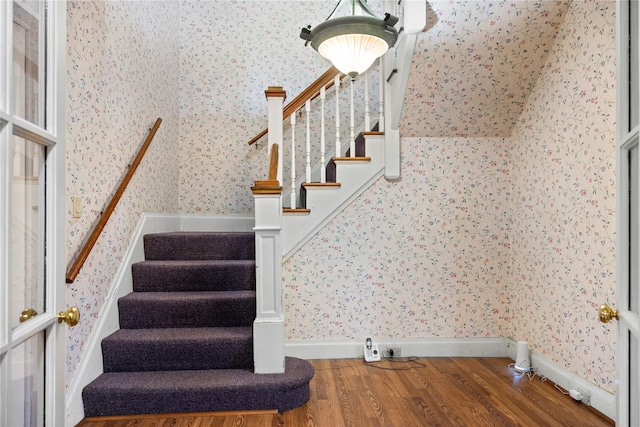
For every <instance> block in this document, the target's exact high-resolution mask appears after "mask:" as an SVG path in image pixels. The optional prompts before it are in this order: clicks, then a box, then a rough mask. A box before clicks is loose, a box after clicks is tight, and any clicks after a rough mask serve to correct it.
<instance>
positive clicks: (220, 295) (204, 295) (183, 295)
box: [120, 289, 256, 301]
mask: <svg viewBox="0 0 640 427" xmlns="http://www.w3.org/2000/svg"><path fill="white" fill-rule="evenodd" d="M255 296H256V291H254V290H248V289H247V290H240V291H174V292H132V293H130V294H127V295H125V296H123V297H122V298H120V300H123V299H124V300H143V301H147V300H167V299H169V300H170V299H180V300H201V299H220V300H223V299H237V298H255Z"/></svg>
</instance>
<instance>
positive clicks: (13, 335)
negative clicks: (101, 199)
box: [0, 0, 66, 427]
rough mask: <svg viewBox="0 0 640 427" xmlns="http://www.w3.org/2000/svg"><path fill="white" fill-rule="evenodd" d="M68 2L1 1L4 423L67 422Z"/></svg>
mask: <svg viewBox="0 0 640 427" xmlns="http://www.w3.org/2000/svg"><path fill="white" fill-rule="evenodd" d="M65 17H66V4H65V2H64V1H44V0H15V1H6V0H3V1H0V59H1V61H0V64H1V66H0V85H1V86H0V89H1V91H0V395H1V396H2V399H0V425H2V426H10V427H14V426H16V427H21V426H29V427H31V426H34V427H35V426H43V425H51V426H59V425H63V424H64V391H65V390H64V354H65V347H64V346H65V339H64V335H65V334H64V332H65V331H64V329H63V326H59V325H58V323H59V322H58V314H57V313H58V310H59V309H60V308H61V305H62V304H64V283H65V281H64V268H65V265H64V264H65V245H64V241H65V239H64V224H65V222H64V193H65V187H64V162H65V144H64V138H65V132H66V123H65V96H64V90H65V78H66V70H65V61H64V60H65V57H66V48H65V46H66V19H65Z"/></svg>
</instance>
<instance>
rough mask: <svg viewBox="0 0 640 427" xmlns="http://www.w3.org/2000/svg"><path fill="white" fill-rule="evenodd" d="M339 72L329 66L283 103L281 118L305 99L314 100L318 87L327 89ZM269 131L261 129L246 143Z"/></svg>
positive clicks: (295, 108)
mask: <svg viewBox="0 0 640 427" xmlns="http://www.w3.org/2000/svg"><path fill="white" fill-rule="evenodd" d="M338 74H340V71H338V69H337V68H336V67H331V68H329V69H328V70H327V71H325V72H324V74H323V75H321V76H320V77H318V78H317V79H316V81H314V82H313V83H311V84H310V85H309V86H308V87H307V88H306V89H305V90H303V91H302V92H301V93H300V95H298V96H296V97H295V98H294V99H293V100H292V101H291V102H290V103H288V104H287V105H285V107H284V108H283V109H282V119H283V120H284V119H286V118H288V117H289V116H291V114H293V113H294V112H295V111H297V110H298V109H299V108H300V107H302V106H303V105H304V103H305V102H307V100H314V99H315V98H317V97H318V96H319V95H320V88H322V87H324V88H325V89H329V88H330V87H331V86H333V84H334V82H335V80H334V79H335V77H336V76H337V75H338ZM267 133H269V128H266V129H263V130H262V131H261V132H260V133H259V134H257V135H256V136H254V137H253V138H251V140H249V142H248V143H247V144H249V145H251V144H254V143H255V142H256V141H258V140H259V139H260V138H262V137H263V136H265V135H266V134H267Z"/></svg>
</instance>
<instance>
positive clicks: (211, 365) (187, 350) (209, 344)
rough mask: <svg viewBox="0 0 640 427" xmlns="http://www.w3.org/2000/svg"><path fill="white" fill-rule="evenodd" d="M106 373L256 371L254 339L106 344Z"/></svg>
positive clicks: (104, 351)
mask: <svg viewBox="0 0 640 427" xmlns="http://www.w3.org/2000/svg"><path fill="white" fill-rule="evenodd" d="M102 351H103V364H104V372H136V371H138V372H139V371H178V370H199V369H253V339H252V337H251V336H248V337H245V338H243V339H241V340H238V339H224V338H218V339H210V340H201V341H192V342H184V341H175V342H170V341H155V342H148V341H137V342H130V341H125V340H110V339H109V338H107V339H105V340H103V341H102Z"/></svg>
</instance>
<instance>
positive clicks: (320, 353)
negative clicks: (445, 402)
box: [285, 338, 616, 419]
mask: <svg viewBox="0 0 640 427" xmlns="http://www.w3.org/2000/svg"><path fill="white" fill-rule="evenodd" d="M375 343H376V344H378V348H379V349H380V351H381V352H384V351H385V350H386V349H387V348H390V347H393V348H400V349H401V350H402V357H409V356H415V357H508V358H510V359H511V360H514V361H515V359H516V346H517V343H516V342H515V341H514V340H512V339H510V338H424V339H397V340H393V339H392V340H387V339H382V340H375ZM363 344H364V338H363V339H362V340H359V341H356V340H291V341H286V342H285V355H287V356H292V357H298V358H301V359H307V360H311V359H357V358H362V357H364V354H363ZM531 365H532V366H534V367H536V373H537V374H538V375H539V376H541V377H546V378H547V379H548V380H550V381H553V382H555V383H556V384H558V385H559V386H560V387H562V388H564V389H566V390H571V389H580V390H582V391H586V392H588V393H589V394H590V395H591V406H592V407H593V408H594V409H596V410H597V411H599V412H601V413H602V414H604V415H606V416H607V417H609V418H611V419H615V413H616V411H615V395H613V394H611V393H609V392H608V391H606V390H603V389H601V388H599V387H598V386H597V385H595V384H592V383H590V382H589V381H587V380H585V379H584V378H581V377H579V376H577V375H576V374H574V373H572V372H570V371H569V370H567V369H566V368H564V367H562V366H560V365H558V364H557V363H555V362H553V361H551V360H549V359H547V358H546V357H544V356H542V355H540V354H538V353H536V352H533V353H532V354H531Z"/></svg>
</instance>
